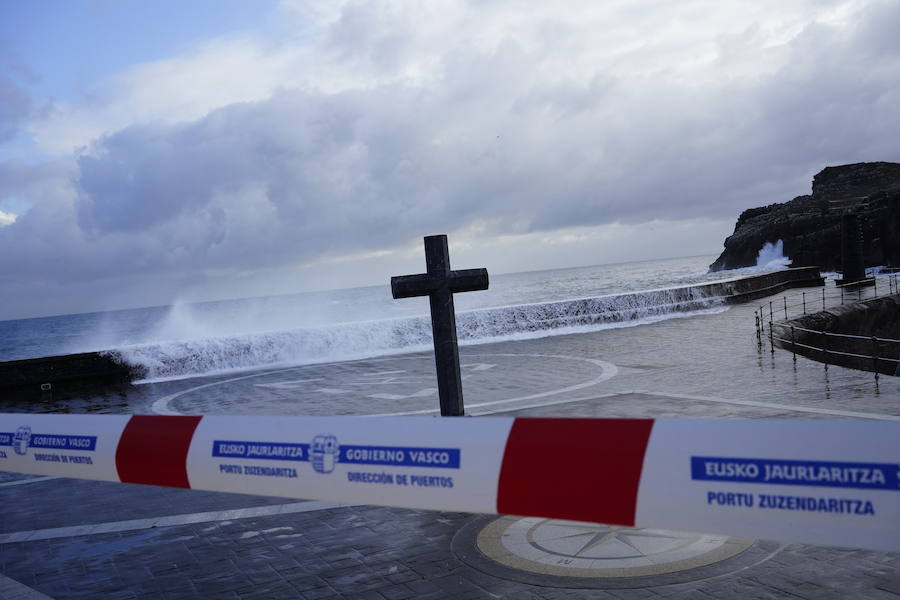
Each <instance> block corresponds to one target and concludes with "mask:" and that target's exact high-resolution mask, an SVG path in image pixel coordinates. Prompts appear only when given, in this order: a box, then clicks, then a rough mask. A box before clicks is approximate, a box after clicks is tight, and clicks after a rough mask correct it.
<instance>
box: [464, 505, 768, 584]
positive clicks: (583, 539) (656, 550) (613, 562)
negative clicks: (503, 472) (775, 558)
mask: <svg viewBox="0 0 900 600" xmlns="http://www.w3.org/2000/svg"><path fill="white" fill-rule="evenodd" d="M477 544H478V548H479V550H481V552H482V553H483V554H484V555H485V556H487V557H488V558H490V559H492V560H494V561H496V562H499V563H501V564H504V565H506V566H510V567H514V568H516V569H523V570H527V571H531V572H535V573H544V574H547V575H563V576H570V577H635V576H642V575H659V574H663V573H672V572H675V571H681V570H685V569H691V568H696V567H700V566H705V565H708V564H712V563H714V562H718V561H720V560H724V559H726V558H729V557H731V556H734V555H736V554H738V553H739V552H741V551H743V550H745V549H747V548H748V547H750V545H751V544H752V541H750V540H740V539H736V538H729V537H727V536H721V535H706V534H698V533H688V532H680V531H667V530H663V529H642V528H637V527H619V526H614V525H601V524H597V523H580V522H575V521H561V520H557V519H540V518H518V517H502V518H499V519H497V520H495V521H493V522H492V523H491V524H489V525H488V526H487V527H485V528H484V529H483V530H482V531H481V532H480V533H479V535H478V538H477Z"/></svg>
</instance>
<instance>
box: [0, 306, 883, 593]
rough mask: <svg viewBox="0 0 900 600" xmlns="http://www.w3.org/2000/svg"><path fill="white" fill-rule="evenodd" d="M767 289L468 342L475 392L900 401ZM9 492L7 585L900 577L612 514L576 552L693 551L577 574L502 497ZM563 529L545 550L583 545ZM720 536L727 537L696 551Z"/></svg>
mask: <svg viewBox="0 0 900 600" xmlns="http://www.w3.org/2000/svg"><path fill="white" fill-rule="evenodd" d="M794 293H796V292H794ZM765 302H766V303H767V300H766V301H765ZM759 304H762V302H758V303H755V304H753V305H738V306H733V307H730V308H729V309H728V310H727V311H724V312H721V313H719V314H706V315H700V316H694V317H688V318H680V319H671V320H667V321H661V322H658V323H654V324H650V325H641V326H637V327H626V328H619V329H608V330H603V331H596V332H591V333H578V334H572V335H565V336H554V337H546V338H539V339H528V340H518V341H515V340H514V341H505V342H499V343H493V344H484V345H477V346H466V347H463V348H462V349H461V359H462V364H463V376H464V382H463V385H464V389H465V400H466V408H467V412H468V413H469V414H472V415H476V416H478V415H484V416H487V415H492V414H497V415H518V414H524V415H540V416H597V417H738V418H760V417H777V418H823V419H825V418H875V419H894V418H900V378H894V377H882V378H881V379H880V381H878V382H877V383H876V381H875V378H874V377H873V375H872V374H871V373H863V372H858V371H852V370H848V369H842V368H838V367H831V368H830V369H829V370H828V371H827V372H826V370H825V369H824V368H823V366H822V365H821V364H819V363H815V362H812V361H809V360H807V359H804V358H798V359H797V361H796V363H794V361H793V360H792V357H791V355H790V354H789V353H786V352H784V351H783V350H779V349H776V350H775V353H774V354H773V353H771V352H770V350H769V348H768V347H767V346H766V347H764V348H763V349H762V351H760V350H759V349H758V346H757V342H756V336H755V327H754V315H753V310H754V308H755V307H757V306H759ZM434 382H435V379H434V365H433V362H432V358H431V356H430V355H428V354H408V355H401V356H389V357H381V358H377V359H367V360H359V361H351V362H343V363H333V364H323V365H307V366H299V367H282V368H272V369H266V370H261V371H254V372H245V373H232V374H229V375H221V376H215V377H207V378H195V379H189V380H182V381H170V382H162V383H154V384H144V385H139V386H133V387H129V388H124V389H122V390H118V391H112V392H110V393H108V394H106V395H104V396H102V397H94V398H74V399H72V398H60V397H56V398H47V399H46V402H45V403H33V404H28V405H23V404H22V403H20V402H17V401H15V400H12V399H6V400H4V401H3V402H2V403H0V411H2V412H26V411H41V412H43V411H49V412H57V411H71V412H86V411H96V412H117V413H152V412H155V413H161V414H176V413H183V414H273V415H278V414H291V415H351V414H352V415H371V414H421V415H422V416H423V418H427V417H428V416H429V415H432V414H434V413H435V412H436V409H437V392H436V390H435V383H434ZM0 504H2V506H3V511H2V516H0V574H2V575H0V598H5V597H9V598H20V597H21V598H41V597H51V598H116V599H134V598H304V599H313V598H372V599H402V598H420V597H421V598H464V599H465V598H507V597H508V598H634V599H642V598H657V597H664V598H679V597H681V598H706V597H713V598H733V597H741V598H781V597H790V598H794V597H799V598H810V599H812V598H816V599H820V598H838V597H840V598H846V597H854V598H883V599H888V598H895V599H896V598H898V597H900V574H898V567H900V555H898V554H891V553H879V552H869V551H861V550H853V549H838V548H824V547H815V546H808V545H799V544H791V545H783V544H778V543H775V542H770V541H761V540H746V541H742V540H729V539H725V538H723V539H708V538H704V537H702V536H701V537H698V536H694V537H690V536H685V535H682V534H673V533H671V532H660V531H652V532H651V531H640V530H629V531H617V532H612V533H610V532H602V533H603V536H602V537H601V536H598V535H597V532H598V531H599V530H598V529H597V526H595V525H590V524H575V525H572V527H575V528H576V529H574V530H573V531H574V533H572V534H571V535H573V536H580V537H579V539H582V538H583V539H585V540H588V542H586V543H585V546H584V548H581V547H580V546H579V548H580V549H576V550H572V552H573V554H572V556H573V557H576V555H577V556H582V557H583V556H588V555H589V556H591V557H592V559H593V561H594V562H593V564H594V565H595V566H596V565H597V564H598V563H597V561H599V560H601V559H604V560H605V559H609V560H611V561H613V562H610V563H609V568H610V569H617V568H621V567H620V566H616V564H618V563H615V560H619V559H620V558H623V557H625V558H627V557H626V556H625V554H621V553H620V554H621V556H619V555H615V552H616V551H618V550H616V548H614V547H613V546H610V545H609V543H610V542H609V540H612V539H613V538H617V539H618V540H620V541H621V542H622V543H623V544H627V545H629V546H631V547H632V550H633V551H634V552H636V553H638V554H640V555H641V556H645V557H646V556H653V557H655V558H654V560H657V561H658V562H665V561H666V560H669V561H670V563H671V564H672V565H674V566H672V567H671V568H672V569H674V570H673V571H670V572H668V573H664V572H663V573H647V574H640V575H634V576H620V577H613V576H605V575H604V574H603V572H602V568H601V569H600V570H596V572H594V571H592V572H591V573H589V574H586V573H578V572H576V570H575V567H572V569H573V571H572V575H571V576H567V575H566V574H565V573H566V571H565V570H563V572H562V573H563V574H559V573H556V572H554V574H546V573H544V574H542V573H540V572H538V571H535V570H534V569H531V570H529V567H528V564H526V563H527V560H526V559H527V557H525V558H523V561H525V562H515V561H514V562H512V563H510V564H512V565H513V566H510V564H503V563H501V562H498V561H496V560H494V559H492V558H491V557H490V555H489V554H490V551H489V550H488V548H490V547H491V544H492V543H493V542H491V540H490V539H487V538H489V537H490V535H493V534H491V532H492V531H495V530H496V531H500V529H502V527H501V528H500V529H498V527H500V525H498V524H495V521H496V520H497V517H485V516H478V515H468V514H457V513H452V514H450V513H439V512H427V511H413V510H405V509H391V508H383V507H370V506H339V505H335V504H331V503H323V502H303V501H287V500H285V499H276V498H265V497H258V496H250V495H247V496H244V495H229V494H216V493H208V492H193V491H186V490H178V489H166V488H154V487H145V486H134V485H125V484H112V483H103V482H88V481H77V480H68V479H61V478H35V477H24V476H20V475H12V474H0ZM538 521H540V520H538ZM492 524H493V525H492ZM509 526H510V529H509V531H513V530H515V529H516V528H518V529H519V530H521V531H523V532H525V531H526V530H527V531H528V532H530V533H528V535H530V536H532V537H531V538H527V539H537V538H535V537H534V536H535V535H537V534H536V533H535V532H539V531H542V532H544V533H543V534H541V535H545V536H549V537H545V538H541V539H545V540H551V541H553V539H555V538H553V531H554V528H557V529H558V528H559V527H563V526H566V527H568V526H569V525H560V524H558V523H544V522H537V521H536V522H533V523H532V522H527V523H518V524H516V523H513V522H512V521H511V522H510V525H509ZM503 527H506V525H503ZM601 527H602V526H601ZM529 528H530V529H529ZM523 535H524V534H523ZM567 535H568V534H567ZM479 536H481V537H479ZM485 536H487V537H485ZM551 538H553V539H551ZM565 539H568V538H567V537H566V536H562V535H560V536H558V540H559V541H556V542H553V543H557V544H563V541H562V540H565ZM479 540H480V541H479ZM551 541H545V542H543V544H544V545H543V546H542V548H543V551H548V552H551V553H553V552H562V553H563V554H565V552H564V551H563V550H558V549H557V550H554V549H553V548H556V546H553V547H552V548H551V545H550V544H551ZM617 543H618V542H617ZM604 544H606V545H604ZM701 545H705V546H704V547H705V548H707V549H706V550H700V549H697V550H696V552H695V553H694V554H691V552H694V550H692V549H693V548H699V547H700V546H701ZM620 546H621V544H620ZM713 546H715V547H716V548H719V547H721V548H734V549H735V550H734V551H733V552H734V553H730V552H724V551H721V550H717V551H716V552H718V553H716V552H713V551H712V550H709V548H712V547H713ZM562 547H563V546H559V548H562ZM622 547H624V546H622ZM548 549H549V550H548ZM539 550H540V548H539ZM632 550H629V551H632ZM536 551H537V550H535V552H536ZM589 552H593V553H594V554H588V553H589ZM603 552H606V554H604V553H603ZM579 553H581V554H579ZM667 553H669V554H671V560H670V559H667V558H666V556H667ZM673 553H674V554H673ZM566 560H569V559H566ZM622 564H624V563H622ZM516 565H519V566H518V567H517V566H516ZM601 566H602V565H601ZM664 571H665V570H664ZM610 573H618V571H610ZM626 573H627V572H626ZM607 575H608V574H607Z"/></svg>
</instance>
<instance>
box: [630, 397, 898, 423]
mask: <svg viewBox="0 0 900 600" xmlns="http://www.w3.org/2000/svg"><path fill="white" fill-rule="evenodd" d="M631 393H633V394H646V395H648V396H658V397H660V398H676V399H679V400H698V401H700V402H716V403H719V404H735V405H737V406H752V407H754V408H771V409H775V410H788V411H793V412H802V413H813V414H820V415H833V416H835V417H850V418H851V419H878V420H880V421H900V416H897V415H886V414H883V413H869V412H857V411H852V410H839V409H834V408H814V407H811V406H787V405H784V404H773V403H770V402H757V401H755V400H728V399H726V398H713V397H710V396H694V395H690V394H670V393H665V392H648V391H645V390H632V391H631Z"/></svg>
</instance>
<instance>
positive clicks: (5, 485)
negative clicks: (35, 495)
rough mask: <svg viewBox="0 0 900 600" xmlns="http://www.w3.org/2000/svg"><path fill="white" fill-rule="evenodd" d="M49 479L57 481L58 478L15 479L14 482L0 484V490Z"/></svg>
mask: <svg viewBox="0 0 900 600" xmlns="http://www.w3.org/2000/svg"><path fill="white" fill-rule="evenodd" d="M51 479H59V477H29V478H28V479H16V480H15V481H4V482H3V483H0V488H3V487H13V486H16V485H25V484H26V483H38V482H40V481H49V480H51Z"/></svg>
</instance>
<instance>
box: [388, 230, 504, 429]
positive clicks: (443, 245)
mask: <svg viewBox="0 0 900 600" xmlns="http://www.w3.org/2000/svg"><path fill="white" fill-rule="evenodd" d="M425 265H426V268H427V272H426V273H420V274H418V275H401V276H399V277H391V293H392V294H393V295H394V298H395V299H396V298H412V297H414V296H428V297H429V300H430V302H431V331H432V332H433V333H434V363H435V366H436V367H437V380H438V395H439V397H440V402H441V416H443V417H461V416H462V415H463V394H462V380H461V379H460V376H459V345H458V344H457V341H456V311H455V310H454V308H453V294H454V293H456V292H473V291H476V290H486V289H488V272H487V269H464V270H461V271H451V270H450V252H449V251H448V250H447V236H446V235H429V236H427V237H426V238H425Z"/></svg>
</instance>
